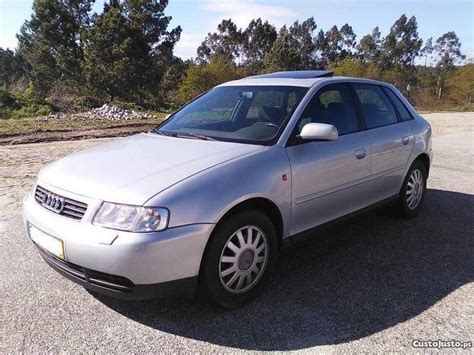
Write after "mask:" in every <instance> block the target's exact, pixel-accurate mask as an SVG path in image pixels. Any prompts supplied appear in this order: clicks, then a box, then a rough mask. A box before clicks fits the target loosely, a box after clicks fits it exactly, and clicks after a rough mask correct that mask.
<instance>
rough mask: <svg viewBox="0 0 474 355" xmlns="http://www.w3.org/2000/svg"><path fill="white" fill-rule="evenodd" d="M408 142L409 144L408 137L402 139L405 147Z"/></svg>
mask: <svg viewBox="0 0 474 355" xmlns="http://www.w3.org/2000/svg"><path fill="white" fill-rule="evenodd" d="M409 142H410V137H409V136H405V137H402V144H403V145H407V144H408V143H409Z"/></svg>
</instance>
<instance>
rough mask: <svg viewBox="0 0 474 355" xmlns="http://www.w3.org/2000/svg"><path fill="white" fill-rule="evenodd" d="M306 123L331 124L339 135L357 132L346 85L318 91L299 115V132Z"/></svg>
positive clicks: (357, 127)
mask: <svg viewBox="0 0 474 355" xmlns="http://www.w3.org/2000/svg"><path fill="white" fill-rule="evenodd" d="M307 123H326V124H332V125H333V126H335V127H336V128H337V131H338V133H339V134H340V135H341V134H347V133H352V132H356V131H358V130H359V122H358V120H357V114H356V111H355V108H354V103H353V102H352V97H351V93H350V91H349V88H348V87H347V85H345V84H334V85H328V86H325V87H323V88H322V89H321V90H320V91H318V92H317V93H316V94H315V95H314V97H313V98H312V99H311V101H310V103H309V104H308V106H307V107H306V109H305V110H304V112H303V114H302V115H301V119H300V122H299V123H298V129H299V130H300V132H301V129H302V128H303V126H304V125H305V124H307Z"/></svg>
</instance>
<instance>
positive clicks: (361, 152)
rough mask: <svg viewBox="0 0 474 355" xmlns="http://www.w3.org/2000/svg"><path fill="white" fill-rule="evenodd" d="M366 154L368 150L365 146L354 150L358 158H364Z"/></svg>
mask: <svg viewBox="0 0 474 355" xmlns="http://www.w3.org/2000/svg"><path fill="white" fill-rule="evenodd" d="M365 154H366V150H365V149H364V148H362V149H357V150H355V151H354V155H355V157H356V158H357V159H359V160H360V159H364V158H365Z"/></svg>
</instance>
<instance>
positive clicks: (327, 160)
mask: <svg viewBox="0 0 474 355" xmlns="http://www.w3.org/2000/svg"><path fill="white" fill-rule="evenodd" d="M310 122H319V123H328V124H332V125H334V126H336V128H337V129H338V132H339V138H338V139H337V140H334V141H299V140H297V139H293V140H290V142H291V143H290V144H289V146H288V147H287V154H288V158H289V160H290V164H291V170H292V214H291V226H290V235H292V234H296V233H299V232H302V231H304V230H307V229H310V228H312V227H315V226H317V225H320V224H322V223H325V222H328V221H330V220H333V219H335V218H337V217H341V216H343V215H346V214H348V213H351V212H353V211H356V210H358V209H361V208H363V207H365V206H366V205H367V195H368V193H367V180H368V178H369V175H370V144H369V139H368V137H367V134H366V132H365V131H363V130H361V127H360V124H359V120H358V117H357V114H356V111H355V108H354V104H353V100H352V96H351V93H350V90H349V87H348V86H347V85H346V84H331V85H327V86H325V87H323V88H322V89H321V90H319V91H318V92H317V93H316V94H315V96H314V97H313V99H312V100H311V101H310V103H309V104H308V106H307V107H306V109H305V111H304V113H303V114H302V116H301V119H300V122H299V123H298V125H297V127H296V129H295V131H299V130H301V128H302V127H303V126H304V125H305V124H306V123H310Z"/></svg>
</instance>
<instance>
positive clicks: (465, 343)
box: [412, 340, 472, 349]
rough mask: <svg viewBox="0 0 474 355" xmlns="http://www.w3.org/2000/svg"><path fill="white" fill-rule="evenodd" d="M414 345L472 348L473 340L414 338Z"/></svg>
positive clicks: (439, 347) (415, 346)
mask: <svg viewBox="0 0 474 355" xmlns="http://www.w3.org/2000/svg"><path fill="white" fill-rule="evenodd" d="M412 346H413V347H414V348H435V349H444V348H456V349H470V348H472V341H471V340H469V341H459V340H413V342H412Z"/></svg>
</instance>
